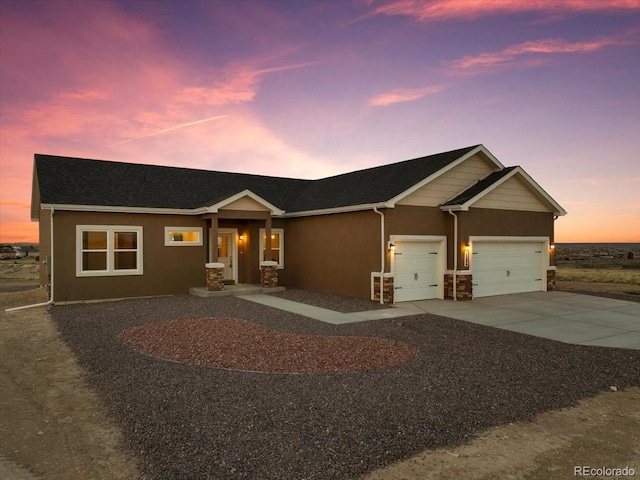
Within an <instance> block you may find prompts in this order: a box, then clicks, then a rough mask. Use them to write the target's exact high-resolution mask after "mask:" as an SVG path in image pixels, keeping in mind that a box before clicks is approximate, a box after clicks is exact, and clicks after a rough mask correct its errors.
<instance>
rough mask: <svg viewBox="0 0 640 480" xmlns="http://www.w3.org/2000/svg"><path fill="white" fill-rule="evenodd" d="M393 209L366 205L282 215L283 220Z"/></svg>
mask: <svg viewBox="0 0 640 480" xmlns="http://www.w3.org/2000/svg"><path fill="white" fill-rule="evenodd" d="M374 207H375V208H393V205H390V204H389V203H388V202H378V203H365V204H360V205H347V206H343V207H332V208H319V209H315V210H304V211H299V212H287V213H285V214H283V215H280V217H282V218H293V217H312V216H315V215H332V214H335V213H349V212H361V211H364V210H373V208H374Z"/></svg>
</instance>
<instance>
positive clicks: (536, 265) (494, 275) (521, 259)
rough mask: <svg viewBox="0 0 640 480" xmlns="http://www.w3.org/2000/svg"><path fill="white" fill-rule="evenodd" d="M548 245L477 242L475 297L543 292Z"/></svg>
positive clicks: (475, 250) (474, 263)
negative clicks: (545, 255) (545, 247)
mask: <svg viewBox="0 0 640 480" xmlns="http://www.w3.org/2000/svg"><path fill="white" fill-rule="evenodd" d="M544 245H545V244H544V243H541V242H481V241H477V242H473V254H472V257H473V296H474V297H487V296H490V295H504V294H507V293H523V292H537V291H541V290H542V289H543V283H542V282H543V276H542V273H543V272H542V270H543V268H542V266H543V262H542V259H543V257H542V255H543V254H545V253H546V252H545V251H544ZM544 282H545V283H546V278H544Z"/></svg>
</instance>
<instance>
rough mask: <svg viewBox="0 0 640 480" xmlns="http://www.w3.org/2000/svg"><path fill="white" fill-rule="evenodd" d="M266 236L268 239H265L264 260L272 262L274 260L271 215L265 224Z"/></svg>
mask: <svg viewBox="0 0 640 480" xmlns="http://www.w3.org/2000/svg"><path fill="white" fill-rule="evenodd" d="M264 234H265V237H266V238H265V239H264V247H265V250H266V251H265V253H264V260H265V261H268V262H270V261H271V260H273V258H272V257H271V215H269V216H268V217H267V219H266V220H265V222H264Z"/></svg>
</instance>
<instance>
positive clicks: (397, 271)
mask: <svg viewBox="0 0 640 480" xmlns="http://www.w3.org/2000/svg"><path fill="white" fill-rule="evenodd" d="M438 247H439V244H438V242H423V241H396V242H395V252H394V295H395V301H396V302H410V301H413V300H426V299H429V298H438V287H439V284H440V282H441V281H442V279H441V277H442V275H440V273H439V271H438V270H439V268H438V265H439V261H438Z"/></svg>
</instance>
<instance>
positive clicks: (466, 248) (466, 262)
mask: <svg viewBox="0 0 640 480" xmlns="http://www.w3.org/2000/svg"><path fill="white" fill-rule="evenodd" d="M470 251H471V245H469V244H468V243H467V244H466V245H465V246H464V266H465V267H469V252H470Z"/></svg>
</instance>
